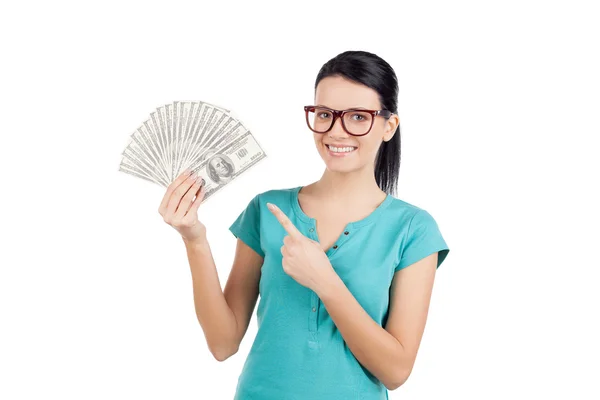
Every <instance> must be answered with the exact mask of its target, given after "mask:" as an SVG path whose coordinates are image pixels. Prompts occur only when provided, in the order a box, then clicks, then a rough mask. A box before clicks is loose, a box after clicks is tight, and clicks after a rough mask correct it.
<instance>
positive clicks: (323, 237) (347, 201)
mask: <svg viewBox="0 0 600 400" xmlns="http://www.w3.org/2000/svg"><path fill="white" fill-rule="evenodd" d="M397 96H398V83H397V79H396V75H395V73H394V70H393V69H392V68H391V67H390V65H388V63H386V62H385V61H384V60H382V59H381V58H379V57H378V56H376V55H374V54H372V53H368V52H364V51H347V52H344V53H341V54H339V55H338V56H336V57H334V58H333V59H331V60H330V61H328V62H327V63H326V64H325V65H323V67H322V68H321V70H320V72H319V74H318V76H317V79H316V83H315V104H314V105H311V106H306V107H305V110H304V112H305V114H306V122H307V125H308V128H309V129H310V130H311V131H312V132H313V137H314V141H315V145H316V148H317V151H318V152H319V154H320V156H321V157H322V158H323V161H324V162H325V171H324V172H323V175H322V177H321V178H320V179H319V180H318V181H316V182H314V183H311V184H309V185H306V186H299V187H294V188H286V189H274V190H269V191H266V192H263V193H260V194H258V195H256V196H255V197H254V198H253V199H252V200H251V201H250V203H249V204H248V206H247V208H246V209H245V210H244V211H243V212H241V214H240V215H239V216H238V218H237V219H236V220H235V221H234V222H233V224H232V225H231V226H230V228H229V229H230V231H231V232H232V233H233V235H235V236H236V237H237V238H238V240H237V248H236V253H235V260H234V262H233V266H232V270H231V273H230V274H229V278H228V280H227V283H226V285H225V289H224V291H222V290H221V285H220V283H219V279H218V275H217V272H216V267H215V264H214V261H213V258H212V255H211V252H210V246H209V244H208V242H207V240H206V228H205V226H204V225H203V224H202V223H201V222H200V221H198V217H197V209H198V206H199V204H200V202H201V201H202V198H203V190H202V185H201V183H202V182H197V181H196V180H201V179H199V178H195V177H194V176H187V175H186V174H185V173H184V174H182V175H181V176H179V177H178V178H177V179H176V180H175V181H174V182H173V183H172V184H171V185H170V186H169V188H168V189H167V192H166V194H165V196H164V198H163V201H162V203H161V206H160V213H161V215H162V216H163V218H164V220H165V221H166V222H167V223H169V224H170V225H172V226H173V227H174V228H176V229H177V230H178V231H179V232H180V233H181V235H182V237H183V240H184V242H185V245H186V249H187V255H188V258H189V263H190V267H191V269H192V278H193V287H194V301H195V308H196V313H197V317H198V320H199V322H200V324H201V326H202V329H203V331H204V334H205V337H206V340H207V343H208V347H209V348H210V351H211V352H212V354H213V355H214V356H215V358H216V359H217V360H219V361H223V360H225V359H227V358H228V357H230V356H231V355H233V354H235V353H236V352H237V350H238V348H239V345H240V342H241V341H242V338H243V337H244V334H245V333H246V330H247V328H248V324H249V321H250V319H251V316H252V313H253V311H254V307H255V305H256V302H257V299H258V294H259V293H260V303H259V305H258V310H257V317H258V324H259V327H258V333H257V335H256V338H255V339H254V343H253V345H252V347H251V350H250V353H249V355H248V358H247V360H246V362H245V365H244V368H243V370H242V373H241V376H240V377H239V379H238V385H237V389H236V395H235V399H237V400H246V399H251V400H271V399H272V400H284V399H285V400H295V399H302V400H305V399H309V400H319V399H327V400H336V399H339V400H351V399H364V400H375V399H387V398H388V389H389V390H394V389H396V388H397V387H399V386H400V385H402V384H403V383H404V382H405V381H406V379H407V378H408V376H409V375H410V373H411V371H412V368H413V364H414V362H415V358H416V355H417V350H418V348H419V345H420V342H421V337H422V334H423V331H424V328H425V322H426V317H427V313H428V308H429V302H430V297H431V292H432V288H433V281H434V276H435V272H436V269H437V267H439V266H440V264H441V263H442V262H443V261H444V259H445V258H446V256H447V255H448V252H449V248H448V246H447V245H446V242H445V241H444V239H443V237H442V235H441V233H440V230H439V229H438V225H437V223H436V221H435V220H434V218H433V217H432V216H431V214H430V213H429V212H427V211H426V210H424V209H422V208H419V207H417V206H415V205H412V204H409V203H407V202H405V201H403V200H400V199H398V198H396V197H394V196H392V194H393V193H395V189H396V186H397V179H398V173H399V166H400V129H399V117H398V114H397ZM194 197H195V199H194Z"/></svg>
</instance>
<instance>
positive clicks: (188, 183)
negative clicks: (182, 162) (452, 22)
mask: <svg viewBox="0 0 600 400" xmlns="http://www.w3.org/2000/svg"><path fill="white" fill-rule="evenodd" d="M196 179H198V176H194V175H189V176H188V177H187V179H185V180H184V181H183V182H182V183H181V184H180V185H179V186H177V187H176V188H175V190H174V191H173V193H171V198H170V199H169V202H168V204H167V214H168V215H173V214H175V212H176V211H177V207H178V206H179V203H181V199H182V198H183V196H184V195H185V194H186V193H187V192H188V190H190V188H191V187H192V185H193V184H195V183H196Z"/></svg>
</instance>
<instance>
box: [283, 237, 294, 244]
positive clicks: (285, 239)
mask: <svg viewBox="0 0 600 400" xmlns="http://www.w3.org/2000/svg"><path fill="white" fill-rule="evenodd" d="M283 244H284V245H286V246H291V245H292V237H291V236H290V235H286V236H285V237H284V238H283Z"/></svg>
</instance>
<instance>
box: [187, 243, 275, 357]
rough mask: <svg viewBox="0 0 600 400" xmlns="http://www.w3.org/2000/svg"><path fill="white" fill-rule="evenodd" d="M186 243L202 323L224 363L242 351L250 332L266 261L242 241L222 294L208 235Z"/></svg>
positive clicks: (199, 317)
mask: <svg viewBox="0 0 600 400" xmlns="http://www.w3.org/2000/svg"><path fill="white" fill-rule="evenodd" d="M184 243H185V246H186V251H187V256H188V260H189V264H190V269H191V272H192V282H193V291H194V306H195V309H196V316H197V318H198V322H199V323H200V325H201V326H202V330H203V331H204V336H205V338H206V341H207V344H208V347H209V349H210V351H211V353H212V354H213V356H214V357H215V359H217V360H218V361H224V360H226V359H227V358H229V357H231V356H232V355H233V354H235V353H236V352H237V351H238V348H239V345H240V343H241V341H242V338H243V337H244V335H245V333H246V330H247V329H248V325H249V323H250V319H251V317H252V313H253V311H254V306H255V305H256V301H257V298H258V284H259V281H260V273H261V266H262V263H263V258H262V257H261V256H260V255H258V254H257V253H256V252H255V251H254V250H252V249H251V248H250V247H249V246H248V245H246V244H245V243H244V242H242V241H241V240H240V239H238V241H237V247H236V253H235V259H234V262H233V266H232V269H231V273H230V274H229V278H228V280H227V284H226V286H225V290H224V291H222V290H221V284H220V282H219V276H218V274H217V269H216V266H215V262H214V259H213V257H212V253H211V251H210V246H209V244H208V241H207V240H206V236H204V237H203V238H202V239H201V240H196V241H193V242H188V241H186V240H185V239H184Z"/></svg>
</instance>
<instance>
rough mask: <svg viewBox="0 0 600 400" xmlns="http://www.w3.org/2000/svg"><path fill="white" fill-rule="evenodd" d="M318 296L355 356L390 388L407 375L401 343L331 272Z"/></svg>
mask: <svg viewBox="0 0 600 400" xmlns="http://www.w3.org/2000/svg"><path fill="white" fill-rule="evenodd" d="M317 295H318V296H319V298H321V300H322V301H323V304H324V306H325V308H326V309H327V312H328V313H329V315H330V316H331V319H332V320H333V322H334V323H335V325H336V327H337V328H338V330H339V331H340V333H341V335H342V337H343V339H344V341H345V342H346V343H347V345H348V347H349V348H350V350H351V351H352V354H354V356H355V357H356V359H357V360H358V361H359V362H360V363H361V364H362V365H363V366H364V367H365V368H366V369H368V370H369V371H370V372H371V373H372V374H373V375H374V376H376V377H377V378H378V379H379V380H380V381H381V382H382V383H383V384H384V385H385V386H386V387H387V388H388V389H390V390H393V389H395V388H397V387H399V386H400V385H402V383H404V380H405V379H406V377H407V376H408V369H409V368H408V367H407V364H408V362H407V361H406V360H405V357H404V354H405V353H404V349H403V347H402V344H401V343H400V342H399V341H398V340H397V339H396V338H395V337H394V336H393V335H391V334H390V333H389V332H388V331H386V330H385V329H384V328H383V327H381V326H380V325H379V324H378V323H377V322H375V321H374V320H373V318H371V316H370V315H369V314H368V313H367V312H366V311H365V310H364V309H363V308H362V306H361V305H360V304H359V303H358V301H357V300H356V299H355V298H354V296H353V295H352V293H351V292H350V291H349V290H348V288H347V287H346V285H345V284H344V282H343V281H342V280H341V278H340V277H339V276H338V275H337V274H334V275H333V276H332V278H331V279H329V281H328V282H327V283H326V284H324V285H323V287H322V288H319V290H318V292H317Z"/></svg>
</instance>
